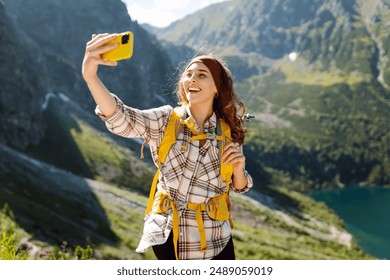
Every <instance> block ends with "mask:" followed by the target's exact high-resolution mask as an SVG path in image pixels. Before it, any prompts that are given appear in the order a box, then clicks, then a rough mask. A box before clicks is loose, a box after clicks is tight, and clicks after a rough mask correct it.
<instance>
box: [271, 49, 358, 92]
mask: <svg viewBox="0 0 390 280" xmlns="http://www.w3.org/2000/svg"><path fill="white" fill-rule="evenodd" d="M276 68H277V69H279V70H281V71H282V72H283V73H284V75H285V76H286V82H287V83H299V84H303V85H316V86H325V87H326V86H333V85H336V84H341V83H346V84H348V85H350V86H351V85H354V84H357V83H360V82H363V81H364V80H365V78H364V77H363V76H362V75H361V74H359V73H355V74H354V73H348V74H347V73H343V72H322V71H318V70H315V69H314V67H313V66H312V65H309V64H307V63H306V62H305V61H304V60H303V59H302V58H300V57H296V55H294V59H291V58H289V59H282V60H281V62H279V63H277V66H276Z"/></svg>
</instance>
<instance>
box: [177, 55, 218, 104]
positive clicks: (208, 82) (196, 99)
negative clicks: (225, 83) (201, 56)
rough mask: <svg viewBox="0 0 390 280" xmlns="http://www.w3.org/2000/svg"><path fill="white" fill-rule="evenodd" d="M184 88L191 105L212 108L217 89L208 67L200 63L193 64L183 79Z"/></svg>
mask: <svg viewBox="0 0 390 280" xmlns="http://www.w3.org/2000/svg"><path fill="white" fill-rule="evenodd" d="M182 86H183V89H184V92H185V96H186V98H187V100H188V102H189V103H190V104H191V105H199V104H204V105H209V106H212V104H213V100H214V96H215V94H216V92H217V88H216V86H215V83H214V80H213V77H212V75H211V73H210V70H209V69H208V68H207V67H206V65H204V64H203V63H200V62H195V63H193V64H191V65H190V66H189V67H188V68H187V70H186V72H185V73H184V75H183V77H182Z"/></svg>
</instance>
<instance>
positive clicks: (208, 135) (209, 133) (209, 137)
mask: <svg viewBox="0 0 390 280" xmlns="http://www.w3.org/2000/svg"><path fill="white" fill-rule="evenodd" d="M204 132H205V133H206V139H207V140H213V139H215V131H214V129H212V128H205V129H204Z"/></svg>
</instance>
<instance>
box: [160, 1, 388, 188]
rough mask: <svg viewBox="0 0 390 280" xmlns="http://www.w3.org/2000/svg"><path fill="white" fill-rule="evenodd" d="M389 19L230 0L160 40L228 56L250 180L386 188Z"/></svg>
mask: <svg viewBox="0 0 390 280" xmlns="http://www.w3.org/2000/svg"><path fill="white" fill-rule="evenodd" d="M217 11H218V13H219V14H220V16H219V17H218V19H217V20H216V19H215V17H214V15H215V14H216V12H217ZM389 14H390V6H389V2H388V1H380V0H378V1H370V3H368V2H367V1H358V0H348V1H341V0H326V1H312V2H308V1H304V0H287V1H272V2H270V1H250V0H246V1H234V0H233V1H227V2H222V3H218V4H215V5H212V6H210V7H207V8H205V9H203V10H201V11H199V12H197V13H194V14H192V15H189V16H187V17H186V18H184V19H183V20H180V21H177V22H175V23H173V24H171V25H170V26H168V27H167V28H164V29H163V30H159V32H158V34H156V36H158V37H159V38H160V39H162V40H167V41H169V42H171V43H173V44H178V45H182V44H184V45H186V46H187V47H193V48H194V49H195V50H197V49H199V48H201V47H203V49H202V51H203V52H209V51H213V52H216V53H218V54H221V55H223V56H224V57H225V58H226V60H227V62H228V65H229V67H230V68H231V70H232V72H233V75H234V76H235V77H236V84H237V89H238V92H239V94H240V96H241V98H242V99H243V100H244V102H245V104H246V105H247V106H248V109H249V112H251V113H252V114H253V115H255V116H256V118H255V120H254V121H253V122H252V123H251V124H250V135H249V137H248V139H249V140H248V141H247V143H248V148H247V151H248V157H250V161H249V164H248V165H249V169H250V170H251V171H252V173H254V174H259V172H258V171H259V170H260V167H259V166H264V167H270V168H272V169H275V170H279V171H283V172H287V174H288V175H289V176H290V177H291V178H292V179H298V180H300V181H301V182H305V186H304V187H303V189H313V188H321V187H325V186H328V187H329V186H341V185H348V184H356V183H360V184H365V185H371V184H378V185H389V184H390V178H389V174H390V158H389V154H390V150H389V145H388V142H389V140H390V130H389V126H388V124H387V122H388V119H389V117H390V113H389V112H390V92H389V89H388V85H387V84H388V79H389V77H388V71H389V69H390V68H389V63H388V59H387V57H386V55H385V54H386V53H387V52H388V51H390V49H389V46H390V45H389V44H388V36H386V35H385V34H388V31H389V29H388V24H387V22H388V19H389ZM273 175H275V173H273ZM271 176H272V175H271ZM257 179H258V180H259V181H263V180H264V177H262V176H258V178H257Z"/></svg>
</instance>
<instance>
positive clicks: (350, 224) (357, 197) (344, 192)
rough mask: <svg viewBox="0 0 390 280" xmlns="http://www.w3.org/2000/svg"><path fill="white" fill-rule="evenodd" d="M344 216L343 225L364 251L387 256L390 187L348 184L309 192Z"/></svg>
mask: <svg viewBox="0 0 390 280" xmlns="http://www.w3.org/2000/svg"><path fill="white" fill-rule="evenodd" d="M310 196H311V197H312V198H314V199H316V200H318V201H322V202H325V203H326V204H327V205H328V206H329V207H330V208H332V209H333V210H334V211H335V212H336V213H337V214H338V216H339V217H340V218H341V219H343V220H344V223H345V227H346V229H347V230H348V231H349V232H350V233H351V234H352V235H353V236H354V237H355V240H356V242H357V243H358V244H359V246H360V247H361V248H362V249H363V250H364V251H365V252H366V253H368V254H370V255H371V256H373V257H376V258H380V259H390V188H381V187H350V188H345V189H332V190H324V191H317V192H312V193H310Z"/></svg>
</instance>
